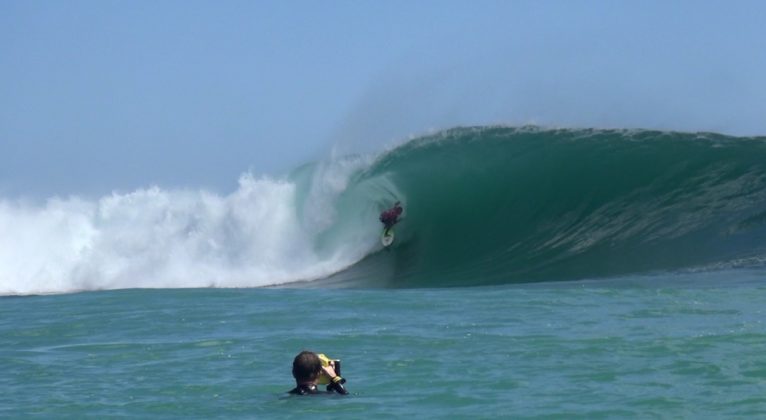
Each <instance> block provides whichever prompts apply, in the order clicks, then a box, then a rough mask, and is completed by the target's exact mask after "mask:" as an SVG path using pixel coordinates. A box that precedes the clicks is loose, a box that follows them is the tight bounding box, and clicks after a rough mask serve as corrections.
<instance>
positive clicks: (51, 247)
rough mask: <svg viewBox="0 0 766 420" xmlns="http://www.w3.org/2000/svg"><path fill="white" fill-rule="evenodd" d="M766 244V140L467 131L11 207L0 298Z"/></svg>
mask: <svg viewBox="0 0 766 420" xmlns="http://www.w3.org/2000/svg"><path fill="white" fill-rule="evenodd" d="M396 200H400V201H401V202H402V203H403V205H404V208H405V212H404V218H403V220H402V221H401V222H400V223H399V224H398V225H397V226H396V235H397V237H396V241H395V242H394V245H392V247H390V248H388V249H385V250H384V249H382V247H381V246H380V244H379V235H380V231H381V225H380V222H379V221H378V214H379V213H380V211H382V210H384V209H385V208H386V207H387V206H390V205H391V204H392V203H393V202H394V201H396ZM764 238H766V138H734V137H727V136H723V135H718V134H707V133H697V134H692V133H676V132H658V131H642V130H569V129H567V130H547V129H540V128H536V127H522V128H507V127H476V128H458V129H453V130H448V131H444V132H441V133H438V134H435V135H432V136H426V137H421V138H417V139H415V140H412V141H409V142H407V143H404V144H402V145H400V146H399V147H396V148H393V149H391V150H388V151H385V152H382V153H380V154H378V155H376V156H349V157H343V158H339V159H333V160H328V161H325V162H318V163H312V164H307V165H304V166H302V167H300V168H298V169H296V170H295V171H294V172H293V173H292V174H290V176H288V177H285V178H284V179H273V178H257V177H253V176H251V175H247V174H246V175H243V176H242V178H241V179H240V184H239V188H238V189H237V190H236V191H235V192H233V193H231V194H229V195H219V194H214V193H211V192H206V191H198V190H163V189H160V188H150V189H145V190H138V191H134V192H132V193H127V194H118V193H114V194H112V195H110V196H107V197H102V198H101V199H98V200H86V199H79V198H68V199H59V198H57V199H51V200H48V201H47V203H45V204H44V205H33V204H25V203H22V202H18V201H10V200H3V201H0V294H29V293H57V292H69V291H77V290H98V289H113V288H131V287H156V288H170V287H258V286H267V285H278V284H288V283H290V284H302V285H323V286H331V285H343V286H359V287H365V286H382V287H441V286H471V285H486V284H504V283H518V282H533V281H548V280H571V279H583V278H591V279H593V278H602V277H610V276H619V275H628V274H639V273H647V272H657V271H668V270H685V269H708V268H716V267H730V266H740V265H748V264H756V265H758V264H760V261H761V257H762V256H763V255H766V246H765V244H764V242H765V240H764Z"/></svg>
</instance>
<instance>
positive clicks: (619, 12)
mask: <svg viewBox="0 0 766 420" xmlns="http://www.w3.org/2000/svg"><path fill="white" fill-rule="evenodd" d="M764 22H766V2H759V1H733V2H724V1H649V0H647V1H634V2H629V1H577V0H572V1H511V0H508V1H446V0H441V1H425V0H418V1H377V2H373V1H326V2H319V1H305V2H301V1H273V2H271V1H222V2H214V1H207V2H200V1H170V0H167V1H159V2H150V1H102V0H98V1H34V2H31V1H11V0H0V196H1V197H16V196H30V197H36V196H37V197H45V196H50V195H56V194H57V195H68V194H85V195H93V194H103V193H108V192H109V191H112V190H119V191H128V190H131V189H134V188H138V187H144V186H149V185H155V184H156V185H160V186H163V187H168V188H175V187H188V188H198V187H203V188H210V189H213V190H216V191H228V190H231V189H233V188H235V187H236V180H237V177H238V175H239V174H240V173H242V172H244V171H247V170H251V171H253V172H254V173H256V174H272V175H279V174H283V173H286V172H287V171H289V170H290V169H291V168H293V167H295V166H296V165H298V164H301V163H303V162H306V161H309V160H314V159H318V158H322V157H323V156H326V155H327V154H328V153H329V151H330V150H331V149H332V148H334V149H335V150H336V152H339V153H350V152H355V151H369V150H375V149H379V148H380V147H382V146H383V145H385V144H389V143H391V142H394V141H398V140H401V139H404V138H406V137H407V136H409V135H412V134H417V133H423V132H427V131H429V130H434V129H440V128H447V127H451V126H455V125H465V124H489V123H503V124H526V123H536V124H541V125H546V126H576V127H583V126H588V127H631V128H636V127H638V128H658V129H677V130H689V131H697V130H705V131H718V132H724V133H730V134H737V135H754V134H756V135H764V134H766V29H765V28H766V25H764Z"/></svg>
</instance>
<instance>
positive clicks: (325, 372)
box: [290, 351, 348, 395]
mask: <svg viewBox="0 0 766 420" xmlns="http://www.w3.org/2000/svg"><path fill="white" fill-rule="evenodd" d="M293 377H294V378H295V388H294V389H292V390H291V391H290V394H293V395H311V394H321V393H322V392H321V391H319V389H317V384H327V393H330V394H332V393H334V392H337V393H338V394H343V395H345V394H348V391H346V388H345V387H344V386H343V384H344V383H345V382H346V380H345V379H343V378H342V377H341V376H340V361H339V360H330V359H328V358H327V356H325V355H324V354H317V353H314V352H311V351H302V352H300V353H298V355H297V356H295V359H293Z"/></svg>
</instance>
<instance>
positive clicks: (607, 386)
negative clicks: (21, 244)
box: [0, 271, 766, 419]
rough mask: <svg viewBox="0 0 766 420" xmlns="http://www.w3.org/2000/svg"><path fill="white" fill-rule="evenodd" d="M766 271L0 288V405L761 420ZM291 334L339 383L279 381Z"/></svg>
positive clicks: (93, 412)
mask: <svg viewBox="0 0 766 420" xmlns="http://www.w3.org/2000/svg"><path fill="white" fill-rule="evenodd" d="M764 275H766V273H763V272H753V271H743V272H742V271H741V272H716V273H706V274H704V275H700V274H685V275H656V276H643V277H634V278H622V279H612V280H600V281H575V282H569V283H549V284H543V285H541V284H537V285H521V286H519V285H506V286H485V287H468V288H448V289H406V290H390V289H388V290H387V289H377V290H372V289H321V288H320V289H313V288H299V289H268V288H267V289H175V290H147V289H134V290H120V291H102V292H87V293H74V294H67V295H51V296H28V297H5V298H0V319H2V323H0V342H2V343H3V345H2V348H1V349H0V366H2V372H3V374H2V375H0V389H2V390H3V392H2V393H0V417H3V418H30V417H39V418H84V417H95V418H107V417H123V416H127V417H137V418H305V417H306V416H318V417H322V418H326V417H333V418H362V417H364V418H368V417H373V418H384V417H391V416H393V417H397V418H403V417H415V418H461V417H462V418H495V417H512V418H694V419H698V418H759V417H764V416H766V352H764V349H766V283H765V282H764ZM303 349H311V350H314V351H317V352H324V353H326V354H328V355H330V356H331V357H335V358H339V359H341V360H342V371H343V374H344V376H345V377H346V378H347V380H348V382H347V384H346V386H347V388H348V389H349V390H350V392H351V395H349V396H338V395H335V396H312V397H297V396H288V395H287V394H286V391H288V390H289V389H290V388H292V387H293V386H294V383H293V380H292V377H291V374H290V369H291V363H292V358H293V357H294V356H295V354H297V353H298V352H299V351H301V350H303Z"/></svg>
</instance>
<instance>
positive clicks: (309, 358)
mask: <svg viewBox="0 0 766 420" xmlns="http://www.w3.org/2000/svg"><path fill="white" fill-rule="evenodd" d="M321 370H322V361H321V360H319V356H317V355H316V353H314V352H311V351H306V350H304V351H302V352H300V353H298V355H297V356H295V359H293V377H294V378H295V380H296V381H297V382H299V383H300V382H307V381H313V380H314V379H316V377H317V375H318V374H319V372H320V371H321Z"/></svg>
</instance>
